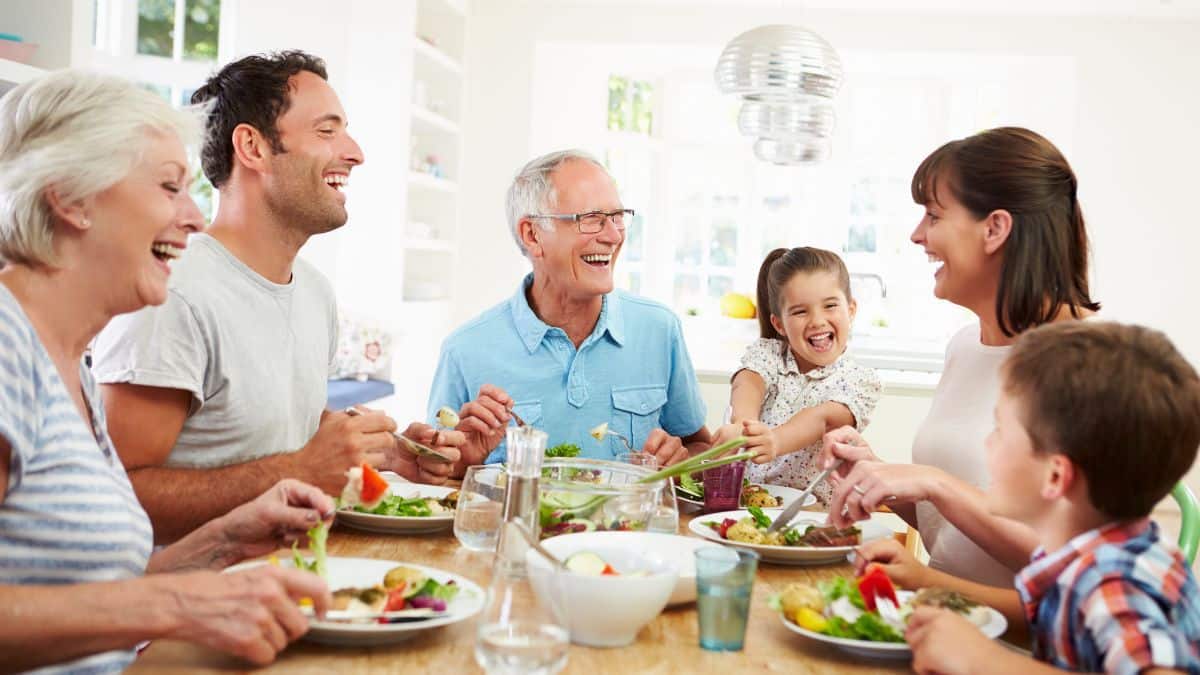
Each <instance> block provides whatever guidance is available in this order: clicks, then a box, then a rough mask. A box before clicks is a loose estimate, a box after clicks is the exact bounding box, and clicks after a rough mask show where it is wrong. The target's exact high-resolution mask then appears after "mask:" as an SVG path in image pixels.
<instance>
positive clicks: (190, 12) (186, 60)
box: [90, 0, 230, 219]
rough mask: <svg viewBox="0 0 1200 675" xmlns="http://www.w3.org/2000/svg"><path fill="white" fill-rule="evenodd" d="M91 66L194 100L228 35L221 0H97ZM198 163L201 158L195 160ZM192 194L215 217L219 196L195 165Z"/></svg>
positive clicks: (174, 99) (175, 100) (175, 98)
mask: <svg viewBox="0 0 1200 675" xmlns="http://www.w3.org/2000/svg"><path fill="white" fill-rule="evenodd" d="M93 8H94V11H95V14H94V20H93V23H92V26H93V39H92V46H93V51H92V63H91V64H90V65H92V66H93V67H96V68H100V69H103V70H107V71H109V72H113V73H116V74H118V75H122V76H124V77H128V78H130V79H132V80H134V81H136V82H138V83H139V84H140V85H141V86H142V87H144V88H146V89H148V90H150V91H153V92H155V93H156V94H158V95H159V96H161V97H162V98H163V99H164V100H166V101H167V102H169V103H170V104H171V105H175V106H184V105H188V104H189V103H190V102H191V97H192V92H194V91H195V90H196V87H198V86H199V85H200V84H201V83H202V82H204V80H206V79H207V78H208V75H209V73H210V72H211V71H212V70H213V69H214V67H215V66H216V64H217V63H218V62H219V61H220V60H221V58H220V55H221V53H222V52H221V45H222V43H221V36H222V34H223V33H224V34H226V35H227V34H229V32H230V31H229V27H228V25H227V24H228V21H229V20H228V19H227V18H223V17H222V15H221V0H93ZM197 164H198V163H197ZM192 196H193V198H195V200H196V204H197V205H198V206H199V207H200V210H201V212H202V213H203V214H204V216H205V218H206V219H211V217H212V214H213V213H214V208H215V199H216V195H215V193H214V191H213V189H212V185H210V184H209V182H208V180H207V179H206V178H205V177H204V173H203V172H202V171H200V170H199V169H197V171H196V175H195V176H194V177H193V180H192Z"/></svg>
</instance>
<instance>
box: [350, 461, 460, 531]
mask: <svg viewBox="0 0 1200 675" xmlns="http://www.w3.org/2000/svg"><path fill="white" fill-rule="evenodd" d="M384 478H385V479H387V482H388V485H389V486H390V489H391V493H392V494H393V495H397V496H401V497H406V498H411V497H417V496H421V497H431V498H433V499H441V498H442V497H445V496H446V495H448V494H450V493H451V492H454V490H455V488H450V487H446V486H444V485H423V484H421V483H410V482H408V481H406V480H404V479H402V478H400V477H399V476H395V477H393V476H392V475H389V474H384ZM337 520H338V522H339V523H341V524H342V525H345V526H346V527H352V528H354V529H356V530H364V531H366V532H378V533H381V534H427V533H429V532H441V531H442V530H445V529H448V528H449V527H451V526H452V525H454V510H453V509H451V510H449V511H447V512H445V513H439V514H436V515H432V516H425V517H417V516H380V515H376V514H374V513H359V512H358V511H355V510H353V509H338V512H337Z"/></svg>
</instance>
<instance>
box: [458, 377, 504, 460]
mask: <svg viewBox="0 0 1200 675" xmlns="http://www.w3.org/2000/svg"><path fill="white" fill-rule="evenodd" d="M512 405H513V400H512V397H510V396H509V395H508V393H507V392H505V391H504V390H503V389H501V388H500V387H497V386H495V385H491V384H485V385H483V386H482V387H480V388H479V396H478V398H476V399H475V400H474V401H468V402H467V403H466V404H464V405H463V407H462V410H460V411H459V412H458V426H457V427H456V429H458V430H459V431H461V432H463V434H465V435H466V439H465V442H464V443H463V444H462V445H461V446H460V447H459V450H460V452H461V453H462V461H461V463H460V467H461V468H458V470H457V471H456V473H457V474H458V475H462V473H463V472H464V471H466V467H468V466H471V465H474V464H483V460H484V459H486V458H487V456H488V454H489V453H490V452H491V451H492V450H495V449H496V446H498V445H500V441H502V440H504V434H505V431H504V429H505V427H506V426H508V421H509V420H511V419H512V415H510V414H509V412H508V411H509V409H510V408H511V407H512Z"/></svg>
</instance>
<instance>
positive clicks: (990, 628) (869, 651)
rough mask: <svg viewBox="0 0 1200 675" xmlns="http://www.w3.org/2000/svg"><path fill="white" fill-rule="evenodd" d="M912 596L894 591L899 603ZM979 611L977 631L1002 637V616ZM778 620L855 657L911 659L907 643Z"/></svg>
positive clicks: (1005, 623) (988, 610) (1005, 627)
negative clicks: (822, 630) (833, 632)
mask: <svg viewBox="0 0 1200 675" xmlns="http://www.w3.org/2000/svg"><path fill="white" fill-rule="evenodd" d="M912 595H913V592H912V591H896V599H898V600H899V601H900V602H901V603H903V602H905V601H906V600H908V598H910V597H912ZM979 609H980V610H982V611H983V612H985V617H986V618H985V621H984V623H983V624H982V625H980V626H979V630H980V631H982V632H983V634H984V635H986V636H988V637H989V638H991V639H993V640H994V639H996V638H998V637H1000V636H1001V635H1004V631H1006V630H1008V621H1007V620H1006V619H1005V618H1004V615H1003V614H1001V613H1000V612H997V611H996V610H994V609H992V608H991V607H980V608H979ZM779 620H780V621H783V625H784V627H785V628H787V629H788V630H790V631H792V632H793V633H799V634H800V635H803V636H804V637H806V638H808V639H810V640H816V641H817V642H824V643H826V644H830V645H833V646H834V647H836V648H838V649H840V650H842V651H844V652H848V653H850V654H854V655H855V656H865V657H867V658H872V659H911V658H912V650H911V649H909V648H908V643H907V642H871V641H869V640H854V639H851V638H840V637H833V636H832V635H825V634H824V633H815V632H813V631H811V630H808V629H806V628H801V627H800V626H798V625H796V624H795V623H793V622H792V621H791V620H790V619H788V618H787V617H785V616H784V615H783V612H780V613H779Z"/></svg>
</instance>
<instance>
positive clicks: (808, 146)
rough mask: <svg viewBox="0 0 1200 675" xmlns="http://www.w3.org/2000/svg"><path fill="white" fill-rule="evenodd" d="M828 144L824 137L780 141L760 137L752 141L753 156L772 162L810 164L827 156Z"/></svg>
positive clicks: (828, 152) (828, 153)
mask: <svg viewBox="0 0 1200 675" xmlns="http://www.w3.org/2000/svg"><path fill="white" fill-rule="evenodd" d="M829 155H830V144H829V141H828V140H826V139H809V140H793V141H781V140H776V139H774V138H760V139H758V140H757V141H755V142H754V156H755V157H758V158H759V159H761V160H763V161H764V162H771V163H772V164H781V165H792V164H812V163H815V162H820V161H824V160H826V159H828V158H829Z"/></svg>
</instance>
